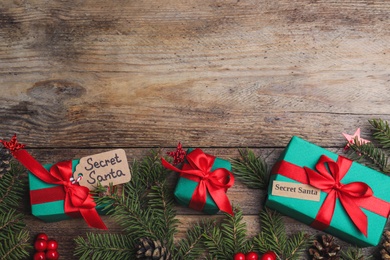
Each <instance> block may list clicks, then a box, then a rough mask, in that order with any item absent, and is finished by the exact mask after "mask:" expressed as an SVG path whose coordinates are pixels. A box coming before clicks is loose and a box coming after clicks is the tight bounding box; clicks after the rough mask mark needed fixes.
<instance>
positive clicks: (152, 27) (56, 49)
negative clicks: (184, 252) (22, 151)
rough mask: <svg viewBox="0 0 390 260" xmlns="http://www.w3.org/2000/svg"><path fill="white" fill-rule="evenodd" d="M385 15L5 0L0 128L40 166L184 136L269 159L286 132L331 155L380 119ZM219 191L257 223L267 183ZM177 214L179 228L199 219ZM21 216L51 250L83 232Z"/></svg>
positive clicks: (385, 90)
mask: <svg viewBox="0 0 390 260" xmlns="http://www.w3.org/2000/svg"><path fill="white" fill-rule="evenodd" d="M389 17H390V4H389V2H388V1H384V0H378V1H374V0H364V1H363V0H362V1H358V0H349V1H342V0H340V1H321V0H297V1H290V0H279V1H268V0H263V1H255V0H234V1H233V0H226V1H220V0H214V1H211V0H199V1H175V0H170V1H147V0H139V1H125V0H117V1H104V0H93V1H92V0H84V1H81V0H76V1H68V2H67V1H58V0H55V1H40V0H31V1H26V0H6V1H2V3H1V4H0V60H1V65H0V83H1V94H0V97H1V98H0V122H1V123H0V137H3V138H5V137H10V136H11V135H12V134H13V133H17V134H18V137H19V140H21V142H23V143H25V144H28V148H29V151H30V152H31V153H32V154H33V155H34V156H35V157H36V158H37V159H38V160H39V161H40V162H42V163H53V162H58V161H61V160H67V159H74V158H80V157H82V156H85V155H90V154H95V153H98V152H102V151H107V150H109V149H111V148H124V149H125V150H126V153H127V156H128V159H129V160H133V159H140V158H142V157H143V156H145V155H146V154H147V153H148V151H149V150H150V149H151V148H155V147H161V148H164V149H166V150H172V149H173V148H174V147H175V146H176V144H177V142H178V141H181V142H182V143H183V145H184V146H185V147H201V148H203V149H204V151H206V152H208V153H211V154H214V155H217V156H219V157H222V158H225V159H228V158H236V157H238V148H245V147H249V148H251V149H253V150H254V151H255V152H256V154H259V155H262V156H264V157H267V161H268V163H269V164H270V166H272V164H273V163H274V162H275V161H276V158H277V157H278V156H279V154H280V153H281V151H282V149H283V148H284V147H285V146H286V145H287V143H288V141H289V139H290V138H291V136H292V135H297V136H300V137H303V138H305V139H307V140H309V141H311V142H313V143H315V144H317V145H320V146H322V147H325V148H329V149H331V150H332V151H335V152H339V153H341V152H342V147H343V145H344V144H345V140H344V137H343V136H342V134H341V133H342V132H347V133H351V134H352V133H353V132H354V131H355V130H356V129H357V128H358V127H361V129H362V136H363V137H366V138H368V137H370V136H371V134H370V126H369V124H368V119H371V118H382V119H384V120H389V119H390V116H389V111H390V102H389V100H390V92H389V81H390V70H389V68H390V66H389V65H390V61H389V60H390V31H389V28H390V20H389ZM228 196H229V198H230V199H231V201H232V203H233V204H239V205H240V206H241V207H242V209H243V212H244V215H245V220H246V221H247V224H248V227H249V228H248V229H249V231H250V232H249V235H253V234H255V233H256V232H258V229H259V223H258V217H257V214H258V213H259V211H260V210H261V208H262V206H263V205H262V204H263V202H264V196H265V192H264V191H255V190H248V189H247V188H246V187H245V186H244V185H243V184H242V183H240V182H237V183H236V185H235V186H234V187H233V188H231V189H230V190H229V192H228ZM26 214H29V212H28V206H27V207H26ZM178 214H179V215H178V218H179V219H180V220H181V221H182V224H180V234H181V235H182V234H183V233H184V231H185V230H186V228H187V227H188V226H189V225H191V224H190V223H191V221H194V220H199V219H201V218H208V217H209V216H204V215H200V214H198V213H195V212H194V211H192V210H188V209H183V208H181V207H178ZM26 219H27V224H28V227H29V229H30V231H31V234H36V233H38V232H42V231H44V232H46V233H48V234H49V235H51V236H55V238H56V239H57V241H58V242H59V244H60V250H59V251H60V254H61V255H62V259H73V258H74V257H73V251H74V247H75V244H74V242H73V238H75V237H77V236H79V235H81V236H83V235H85V233H86V232H88V231H91V229H89V228H88V227H87V225H86V224H85V223H84V221H83V220H81V219H74V220H69V221H62V222H57V223H51V224H47V223H43V222H41V221H40V220H37V219H36V218H35V217H33V216H30V215H28V216H27V217H26ZM285 220H286V223H287V226H288V228H289V230H291V231H294V230H298V229H299V230H307V231H308V232H310V233H312V234H316V231H314V230H313V229H311V228H310V227H308V226H306V225H303V224H300V223H298V222H296V221H293V220H291V219H290V218H285ZM104 221H105V222H106V223H108V226H109V228H110V231H111V232H113V233H114V232H119V231H120V228H119V227H118V226H117V225H116V224H115V222H114V221H113V220H111V219H110V218H108V217H104ZM367 250H368V251H367V252H371V251H372V249H367ZM370 250H371V251H370Z"/></svg>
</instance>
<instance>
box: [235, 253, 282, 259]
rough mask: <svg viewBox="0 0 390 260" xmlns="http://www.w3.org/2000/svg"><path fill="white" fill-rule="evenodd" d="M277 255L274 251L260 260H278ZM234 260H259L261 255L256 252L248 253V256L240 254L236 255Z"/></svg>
mask: <svg viewBox="0 0 390 260" xmlns="http://www.w3.org/2000/svg"><path fill="white" fill-rule="evenodd" d="M276 259H277V255H276V254H275V252H273V251H267V252H265V253H264V254H263V255H262V256H261V257H260V260H276ZM233 260H259V255H258V254H257V253H256V252H248V253H246V254H244V253H242V252H238V253H236V254H234V257H233Z"/></svg>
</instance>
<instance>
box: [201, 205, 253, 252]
mask: <svg viewBox="0 0 390 260" xmlns="http://www.w3.org/2000/svg"><path fill="white" fill-rule="evenodd" d="M246 231H247V230H246V223H245V222H244V221H243V216H242V211H241V210H239V209H237V208H235V209H234V216H231V215H229V214H226V213H225V218H224V219H223V220H222V222H221V223H220V224H219V225H215V226H214V228H213V229H212V230H210V231H209V232H208V233H206V234H205V235H204V237H205V242H204V243H205V245H206V248H207V250H208V252H209V254H210V257H211V258H212V259H233V255H234V254H235V253H236V252H240V251H244V252H246V250H247V249H248V243H247V240H246Z"/></svg>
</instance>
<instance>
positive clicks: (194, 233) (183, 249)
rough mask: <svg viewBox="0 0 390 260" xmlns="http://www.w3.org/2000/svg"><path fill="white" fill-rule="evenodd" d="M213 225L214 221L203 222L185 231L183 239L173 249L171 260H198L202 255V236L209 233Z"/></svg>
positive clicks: (203, 249) (203, 250)
mask: <svg viewBox="0 0 390 260" xmlns="http://www.w3.org/2000/svg"><path fill="white" fill-rule="evenodd" d="M215 225H216V223H215V221H203V222H201V223H197V224H195V225H194V226H193V227H191V228H190V229H189V230H187V232H186V236H185V238H183V239H181V240H180V241H179V242H178V243H177V245H176V247H175V250H174V254H173V259H177V260H179V259H199V258H200V257H201V256H202V255H204V254H205V248H204V246H203V245H204V236H205V235H206V234H208V233H210V231H211V230H212V228H213V227H214V226H215Z"/></svg>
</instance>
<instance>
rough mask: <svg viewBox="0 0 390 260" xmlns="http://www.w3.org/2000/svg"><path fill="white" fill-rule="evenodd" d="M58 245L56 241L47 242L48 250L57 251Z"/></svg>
mask: <svg viewBox="0 0 390 260" xmlns="http://www.w3.org/2000/svg"><path fill="white" fill-rule="evenodd" d="M57 248H58V243H57V241H55V240H54V239H49V240H47V250H57Z"/></svg>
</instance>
